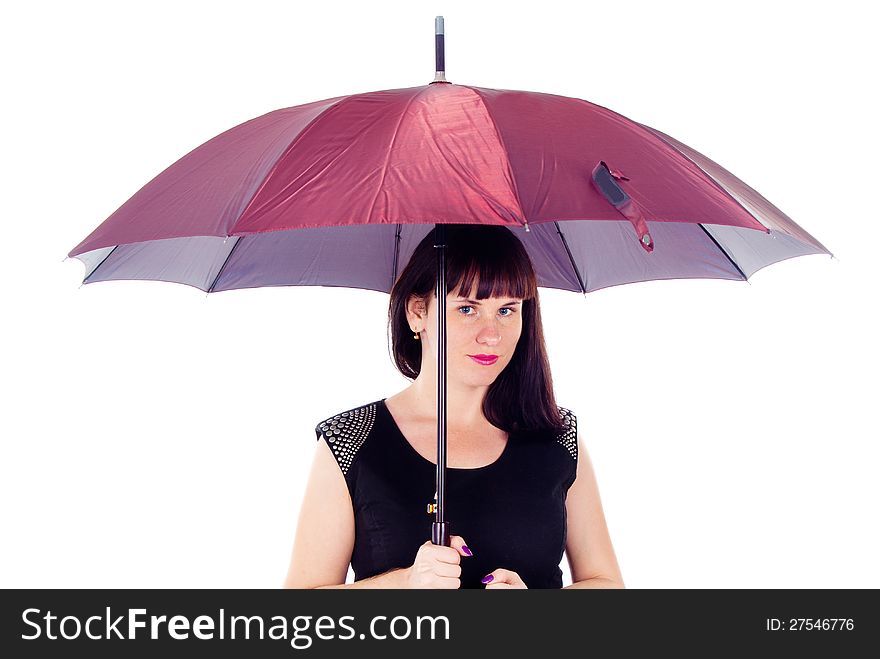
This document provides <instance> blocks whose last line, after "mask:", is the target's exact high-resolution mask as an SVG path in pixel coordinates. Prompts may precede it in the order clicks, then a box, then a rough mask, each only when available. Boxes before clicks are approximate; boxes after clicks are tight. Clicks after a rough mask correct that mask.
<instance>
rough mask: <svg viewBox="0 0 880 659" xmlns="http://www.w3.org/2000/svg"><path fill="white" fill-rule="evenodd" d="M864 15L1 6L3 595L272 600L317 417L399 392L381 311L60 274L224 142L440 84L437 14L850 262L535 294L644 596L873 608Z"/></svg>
mask: <svg viewBox="0 0 880 659" xmlns="http://www.w3.org/2000/svg"><path fill="white" fill-rule="evenodd" d="M867 6H869V3H862V2H836V3H833V4H828V3H824V2H823V3H804V2H797V3H795V2H790V3H789V2H784V3H783V2H767V1H766V0H762V1H761V2H754V1H745V0H741V1H740V2H739V3H737V4H736V5H735V6H734V5H721V4H716V3H711V4H707V3H704V2H682V1H677V0H668V1H666V2H659V3H658V2H639V1H636V0H630V1H628V2H588V3H572V2H568V1H565V2H563V1H549V0H546V1H544V2H540V3H536V2H529V3H523V4H522V5H517V4H516V3H512V2H480V3H477V2H473V1H468V2H433V3H427V2H418V3H415V2H381V3H350V4H346V3H340V2H332V1H330V2H322V3H294V2H254V1H250V2H247V3H245V2H235V3H231V2H157V1H156V0H152V1H151V2H149V3H147V2H143V3H140V4H136V3H116V2H101V3H99V2H76V3H63V2H29V3H18V4H17V6H16V7H15V8H12V6H11V3H7V4H5V5H4V9H3V16H2V20H0V25H2V28H0V29H2V32H3V34H2V39H0V49H2V52H0V57H2V61H3V62H4V65H3V73H2V77H3V85H2V87H3V96H4V101H3V104H2V108H0V112H2V122H0V130H2V172H0V174H2V176H0V180H2V184H3V230H4V234H3V235H4V243H5V244H4V249H3V258H2V263H0V267H2V277H0V281H2V284H0V285H2V287H3V295H2V300H3V309H4V313H3V320H2V325H0V332H2V345H3V353H2V355H3V358H2V385H0V386H2V396H0V404H2V415H0V423H2V427H0V430H2V445H0V451H2V454H0V536H2V541H0V586H3V587H41V588H42V587H267V588H275V587H279V586H280V585H281V583H282V581H283V579H284V576H285V573H286V570H287V564H288V560H289V555H290V549H291V546H292V541H293V537H294V530H295V526H296V520H297V513H298V510H299V504H300V500H301V496H302V491H303V487H304V485H305V476H306V473H307V468H308V467H309V465H310V462H311V457H312V452H313V450H314V448H315V434H314V432H313V428H314V426H315V424H316V423H317V422H318V421H320V420H321V419H323V418H325V417H326V416H330V415H332V414H335V413H337V412H339V411H341V410H344V409H348V408H350V407H354V406H357V405H360V404H363V403H366V402H369V401H372V400H376V399H378V398H382V397H385V396H389V395H391V394H393V393H395V392H397V391H399V390H400V389H402V388H403V387H404V386H405V385H406V383H407V381H406V380H405V379H404V378H403V377H402V376H400V375H399V374H398V373H397V372H396V370H395V369H394V368H393V366H392V363H391V360H390V359H389V357H388V351H387V343H386V333H385V331H386V327H385V320H386V313H387V301H388V297H387V295H384V294H379V293H375V292H369V291H359V290H345V289H332V288H291V287H287V288H265V289H254V290H241V291H230V292H224V293H218V294H215V295H210V296H207V295H205V294H204V293H202V292H200V291H198V290H197V289H195V288H190V287H187V286H182V285H179V284H171V283H160V282H108V283H99V284H96V285H89V286H82V287H80V281H81V279H82V276H83V267H82V265H81V264H80V263H79V262H78V261H76V260H73V259H70V260H67V261H66V262H62V260H63V259H64V257H65V255H66V254H67V253H68V251H69V250H70V249H72V248H73V247H74V246H75V245H76V244H78V243H79V242H80V240H82V239H83V238H84V237H85V236H86V235H87V234H88V233H90V232H91V231H92V230H93V229H94V228H95V227H96V226H97V225H98V224H99V223H100V222H102V221H103V220H104V219H105V218H106V217H107V216H109V215H110V214H111V213H112V212H113V211H114V210H115V209H116V208H118V207H119V206H120V205H121V204H122V203H123V202H125V201H126V200H127V199H128V198H129V197H130V196H131V195H132V194H133V193H134V192H135V191H137V190H138V189H139V188H140V187H141V186H142V185H143V184H145V183H146V182H147V181H148V180H150V179H151V178H152V177H153V176H154V175H155V174H157V173H158V172H159V171H161V170H162V169H164V168H165V167H166V166H167V165H169V164H170V163H172V162H173V161H175V160H176V159H177V158H179V157H181V156H182V155H184V154H185V153H187V152H188V151H190V150H191V149H192V148H194V147H195V146H197V145H199V144H201V143H202V142H204V141H206V140H208V139H209V138H211V137H213V136H214V135H216V134H217V133H219V132H222V131H223V130H225V129H227V128H230V127H232V126H234V125H236V124H239V123H241V122H243V121H245V120H247V119H250V118H252V117H255V116H258V115H261V114H264V113H266V112H268V111H270V110H274V109H278V108H282V107H288V106H292V105H298V104H302V103H306V102H310V101H313V100H318V99H324V98H330V97H334V96H339V95H343V94H349V93H357V92H366V91H373V90H379V89H391V88H399V87H409V86H416V85H422V84H427V83H429V82H430V81H431V80H432V79H433V74H434V66H433V65H434V59H433V58H434V51H433V48H434V45H433V44H434V40H433V29H434V16H435V15H439V14H442V15H444V16H445V18H446V31H447V37H446V62H447V65H446V69H447V78H448V79H449V80H450V81H451V82H460V83H463V84H474V85H479V86H484V87H494V88H502V89H505V88H506V89H522V90H530V91H541V92H549V93H555V94H561V95H565V96H574V97H580V98H585V99H588V100H590V101H593V102H595V103H598V104H600V105H603V106H605V107H609V108H611V109H613V110H615V111H617V112H619V113H621V114H623V115H625V116H627V117H629V118H631V119H634V120H636V121H639V122H642V123H645V124H647V125H649V126H652V127H655V128H658V129H659V130H662V131H663V132H665V133H667V134H669V135H672V136H673V137H675V138H676V139H678V140H680V141H683V142H684V143H686V144H688V145H690V146H691V147H693V148H695V149H697V150H698V151H700V152H702V153H704V154H705V155H707V156H708V157H710V158H712V159H713V160H715V161H716V162H718V163H720V164H721V165H722V166H724V167H726V168H727V169H729V170H730V171H732V172H733V173H734V174H736V175H737V176H739V177H740V178H741V179H742V180H744V181H745V182H747V183H748V184H750V185H751V186H752V187H754V188H755V189H757V190H758V191H760V192H761V193H762V194H763V195H764V196H766V197H767V198H768V199H770V200H771V201H772V202H773V203H774V204H776V205H777V206H778V207H779V208H780V209H782V210H783V211H784V212H785V213H787V214H788V215H789V216H790V217H792V218H793V219H794V221H795V222H797V223H798V224H800V225H801V226H802V227H804V228H805V229H806V230H807V231H808V232H809V233H811V234H812V235H814V236H815V237H816V238H817V239H818V240H819V241H820V242H822V243H824V244H825V245H826V246H827V247H828V248H829V249H830V250H831V251H832V252H833V253H834V255H835V257H836V258H834V259H832V258H830V257H828V256H807V257H802V258H798V259H792V260H789V261H785V262H782V263H779V264H776V265H773V266H770V267H768V268H765V269H764V270H761V271H760V272H758V273H756V274H755V275H754V276H753V277H752V279H751V280H750V282H749V283H744V282H733V281H721V280H673V281H658V282H647V283H641V284H634V285H628V286H617V287H613V288H609V289H604V290H601V291H597V292H595V293H591V294H589V295H587V296H583V295H579V294H576V293H568V292H563V291H557V290H547V289H542V292H541V302H542V305H543V310H544V322H545V327H546V336H547V341H548V346H549V350H550V358H551V365H552V368H553V375H554V378H555V383H556V393H557V399H558V402H559V404H560V405H563V406H565V407H568V408H570V409H572V410H573V411H574V412H575V414H577V416H578V420H579V428H580V431H581V433H582V434H583V436H584V439H585V441H586V444H587V446H588V450H589V453H590V456H591V458H592V460H593V464H594V467H595V470H596V474H597V478H598V481H599V486H600V490H601V496H602V502H603V505H604V509H605V514H606V517H607V520H608V524H609V528H610V531H611V537H612V540H613V542H614V546H615V550H616V552H617V556H618V559H619V562H620V566H621V569H622V572H623V576H624V580H625V582H626V584H627V586H629V587H631V588H653V587H674V588H678V587H695V588H710V587H771V588H781V587H796V588H806V587H820V588H826V587H848V588H859V587H873V588H877V587H880V565H878V561H877V556H878V555H880V546H878V545H880V542H878V541H880V530H878V516H877V504H878V500H880V496H878V494H880V487H878V479H877V473H878V466H880V465H878V456H880V449H878V432H877V429H876V428H877V411H878V396H877V394H878V386H877V374H878V372H880V359H878V348H877V343H876V339H877V336H878V335H880V332H878V330H880V327H878V321H877V316H876V305H877V293H876V289H877V284H878V275H877V270H876V268H875V265H874V261H875V254H876V249H877V241H878V238H880V222H878V220H880V218H878V211H877V206H876V190H877V180H878V173H880V172H878V167H877V159H876V153H877V152H878V147H880V144H878V135H877V130H876V117H877V116H878V115H880V108H878V104H877V101H876V97H873V98H872V97H871V96H869V92H870V91H871V90H872V88H874V87H875V86H876V77H875V74H876V69H875V65H876V63H877V61H878V52H877V49H876V47H872V46H870V45H869V44H870V43H871V42H872V41H873V42H874V43H876V39H875V37H876V34H875V29H874V26H875V23H874V22H872V21H871V20H870V17H869V16H868V15H867V13H866V10H864V9H863V7H867ZM722 7H724V9H722ZM643 346H644V347H643ZM498 567H504V566H498ZM563 567H564V568H565V570H566V572H565V580H566V581H565V583H566V584H568V583H570V581H569V573H568V571H567V565H566V564H565V563H563ZM350 578H351V577H350Z"/></svg>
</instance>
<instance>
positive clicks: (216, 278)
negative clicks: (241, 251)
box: [205, 236, 244, 293]
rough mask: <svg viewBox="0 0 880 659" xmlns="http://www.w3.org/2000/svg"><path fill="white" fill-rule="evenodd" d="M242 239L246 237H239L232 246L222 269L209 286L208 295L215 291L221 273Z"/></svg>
mask: <svg viewBox="0 0 880 659" xmlns="http://www.w3.org/2000/svg"><path fill="white" fill-rule="evenodd" d="M242 238H244V236H239V237H238V238H236V239H235V244H234V245H233V246H232V249H230V250H229V254H227V255H226V258H225V259H224V261H223V265H221V266H220V269H219V270H218V271H217V274H216V275H215V276H214V281H212V282H211V285H210V286H208V290H207V291H205V292H206V293H210V292H211V291H213V290H214V285H215V284H216V283H217V280H218V279H220V273H221V272H223V268H225V267H226V264H227V263H229V257H230V256H232V252H234V251H235V248H236V247H238V243H240V242H241V239H242Z"/></svg>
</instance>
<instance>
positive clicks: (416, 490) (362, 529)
mask: <svg viewBox="0 0 880 659" xmlns="http://www.w3.org/2000/svg"><path fill="white" fill-rule="evenodd" d="M559 411H560V413H561V415H562V418H563V420H564V421H565V423H566V425H567V430H566V431H565V432H563V433H560V434H554V433H510V435H509V438H508V441H507V445H506V446H505V448H504V451H503V452H502V454H501V456H500V457H499V458H498V459H497V460H496V461H495V462H493V463H492V464H489V465H486V466H483V467H478V468H476V469H452V468H448V469H447V475H446V519H447V520H449V521H450V522H451V533H452V534H453V535H460V536H463V537H464V539H465V541H466V542H467V545H468V548H469V549H470V550H471V551H473V553H474V555H473V556H462V557H461V568H462V572H461V587H462V588H484V587H485V586H484V585H483V584H482V583H480V580H481V579H482V578H483V577H484V576H485V575H487V574H489V573H490V572H492V571H493V570H495V569H497V568H505V569H508V570H513V571H515V572H517V573H518V574H519V575H520V577H522V579H523V581H524V582H525V584H526V586H528V587H529V588H561V587H562V570H561V569H560V567H559V564H560V562H561V561H562V557H563V552H564V550H565V534H566V513H565V498H566V495H567V493H568V489H569V487H571V485H572V483H573V482H574V480H575V475H576V468H577V439H576V438H577V419H576V417H575V415H574V414H572V412H571V411H570V410H567V409H565V408H563V407H560V408H559ZM315 432H316V433H317V436H318V440H319V441H320V439H321V438H322V437H323V438H324V440H325V441H326V442H327V444H328V446H329V447H330V449H331V450H332V451H333V455H334V456H335V457H336V461H337V463H338V464H339V467H340V469H341V470H342V473H343V475H344V477H345V482H346V484H347V486H348V492H349V495H350V496H351V501H352V506H353V510H354V520H355V543H354V550H353V551H352V556H351V566H352V568H353V569H354V574H355V581H359V580H361V579H366V578H367V577H372V576H375V575H377V574H381V573H383V572H387V571H388V570H391V569H393V568H398V567H409V566H410V565H412V563H413V561H414V560H415V556H416V553H417V552H418V549H419V547H420V546H421V545H422V544H423V543H424V542H425V541H427V540H430V539H431V523H432V522H433V520H434V515H433V514H432V513H429V512H428V504H430V503H432V502H433V501H434V496H435V493H436V469H437V466H436V465H435V464H434V463H433V462H431V461H430V460H428V459H426V458H424V457H423V456H422V455H420V454H419V453H418V452H417V451H416V450H415V448H413V446H412V445H411V444H410V443H409V442H408V441H407V439H406V437H404V436H403V434H402V433H401V431H400V429H399V428H398V426H397V423H396V422H395V421H394V417H392V416H391V413H390V412H389V411H388V408H387V407H386V406H385V400H384V399H382V400H379V401H376V402H373V403H368V404H367V405H362V406H361V407H357V408H354V409H351V410H347V411H345V412H340V413H339V414H336V415H334V416H332V417H330V418H328V419H326V420H324V421H322V422H321V423H319V424H318V425H317V426H316V427H315Z"/></svg>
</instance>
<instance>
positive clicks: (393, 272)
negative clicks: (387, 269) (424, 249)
mask: <svg viewBox="0 0 880 659" xmlns="http://www.w3.org/2000/svg"><path fill="white" fill-rule="evenodd" d="M394 237H395V241H394V266H393V268H392V270H391V288H394V282H395V281H396V280H397V257H398V255H399V254H400V225H399V224H398V225H397V233H396V234H395V236H394ZM388 290H389V292H390V291H391V289H388Z"/></svg>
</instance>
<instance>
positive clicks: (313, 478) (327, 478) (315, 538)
mask: <svg viewBox="0 0 880 659" xmlns="http://www.w3.org/2000/svg"><path fill="white" fill-rule="evenodd" d="M317 444H318V445H317V447H316V450H315V456H314V458H313V460H312V467H311V472H310V473H309V480H308V484H307V485H306V491H305V495H304V497H303V503H302V508H301V509H300V513H299V520H298V522H297V525H296V537H295V538H294V542H293V553H292V555H291V559H290V567H289V569H288V571H287V578H286V579H285V581H284V587H285V588H322V587H342V586H341V584H344V583H345V576H346V575H347V574H348V565H349V562H350V561H351V552H352V549H353V548H354V513H353V511H352V504H351V497H350V496H349V494H348V487H347V486H346V483H345V477H344V476H343V475H342V470H341V469H340V468H339V465H338V464H337V462H336V458H335V457H334V456H333V453H332V452H331V451H330V447H329V446H327V442H325V441H324V440H323V439H319V441H318V442H317ZM378 576H379V577H383V576H384V575H378ZM353 585H354V584H352V586H353ZM373 587H374V588H376V587H380V588H381V587H382V586H376V585H374V586H373Z"/></svg>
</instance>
